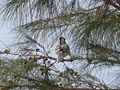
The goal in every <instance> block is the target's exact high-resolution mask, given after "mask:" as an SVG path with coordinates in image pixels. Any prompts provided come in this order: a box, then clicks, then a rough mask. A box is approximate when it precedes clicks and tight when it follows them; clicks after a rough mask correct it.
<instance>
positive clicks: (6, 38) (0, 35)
mask: <svg viewBox="0 0 120 90" xmlns="http://www.w3.org/2000/svg"><path fill="white" fill-rule="evenodd" d="M5 1H8V0H0V8H1V6H2V5H3V4H4V2H5ZM0 21H2V18H1V17H0ZM10 30H11V28H10V25H9V24H8V23H4V24H2V22H0V50H1V49H3V48H5V47H4V43H6V44H8V43H10V42H11V39H12V38H11V37H12V34H10V33H9V32H10ZM3 42H4V43H3Z"/></svg>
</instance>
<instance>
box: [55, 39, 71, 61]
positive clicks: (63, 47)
mask: <svg viewBox="0 0 120 90" xmlns="http://www.w3.org/2000/svg"><path fill="white" fill-rule="evenodd" d="M59 43H60V45H58V46H57V47H56V49H55V51H56V54H57V55H58V57H57V61H58V62H61V61H63V58H64V57H66V56H68V55H69V56H70V57H71V54H70V48H69V46H68V45H67V43H66V42H65V38H64V37H60V38H59Z"/></svg>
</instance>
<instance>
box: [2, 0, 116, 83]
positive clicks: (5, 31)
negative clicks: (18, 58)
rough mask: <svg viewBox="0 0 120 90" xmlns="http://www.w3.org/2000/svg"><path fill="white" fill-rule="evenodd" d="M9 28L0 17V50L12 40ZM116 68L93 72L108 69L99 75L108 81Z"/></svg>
mask: <svg viewBox="0 0 120 90" xmlns="http://www.w3.org/2000/svg"><path fill="white" fill-rule="evenodd" d="M6 1H9V0H0V8H1V7H2V5H3V4H4V3H5V2H6ZM11 29H12V26H11V24H10V23H3V24H2V18H1V17H0V51H1V50H3V49H5V48H6V46H5V44H6V45H9V44H10V43H12V42H13V36H14V35H13V34H12V33H11V32H10V31H11ZM117 69H118V68H117V67H114V68H111V70H103V71H100V72H97V71H96V72H94V74H97V75H98V76H99V75H100V73H101V72H106V71H109V72H106V73H107V74H106V73H104V74H103V75H101V76H99V77H100V78H101V79H102V80H103V79H107V80H105V81H106V82H107V83H108V81H110V78H112V75H111V73H112V72H113V71H115V70H117ZM109 83H110V82H109Z"/></svg>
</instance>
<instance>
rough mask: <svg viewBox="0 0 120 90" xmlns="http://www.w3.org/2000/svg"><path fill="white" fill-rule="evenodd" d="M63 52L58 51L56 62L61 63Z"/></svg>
mask: <svg viewBox="0 0 120 90" xmlns="http://www.w3.org/2000/svg"><path fill="white" fill-rule="evenodd" d="M63 58H64V57H63V52H62V51H60V52H59V53H58V58H57V62H61V61H63Z"/></svg>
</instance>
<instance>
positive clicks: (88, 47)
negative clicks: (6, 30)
mask: <svg viewBox="0 0 120 90" xmlns="http://www.w3.org/2000/svg"><path fill="white" fill-rule="evenodd" d="M87 1H88V2H89V3H88V6H87V4H85V3H86V2H87ZM83 4H85V6H86V8H83V6H82V2H81V0H71V1H70V2H68V1H67V0H11V1H9V2H7V3H6V4H5V5H4V7H3V8H2V9H1V15H2V17H3V21H7V22H8V21H9V22H10V23H11V22H12V23H13V24H14V29H13V30H12V31H13V32H14V33H15V34H16V37H17V40H18V42H17V44H15V46H16V47H17V49H18V53H19V54H14V53H11V52H8V53H6V52H1V51H0V54H12V55H17V56H20V57H21V58H20V59H19V58H18V59H14V60H7V59H6V60H5V58H4V59H1V60H0V64H1V65H0V72H1V75H0V77H1V78H2V79H0V82H2V84H1V86H0V88H1V87H2V88H5V89H6V88H7V89H10V88H11V89H14V88H30V89H31V88H32V89H42V90H47V89H48V90H49V89H51V90H54V89H55V90H56V89H62V90H64V89H65V88H71V87H75V88H99V89H109V87H113V86H112V85H110V86H108V84H106V83H105V82H104V81H101V80H99V78H97V77H96V76H94V75H92V73H93V72H94V71H96V70H97V67H98V68H103V69H106V68H107V67H114V66H117V65H119V64H120V39H119V38H120V15H119V14H120V12H119V11H120V2H119V0H90V1H89V0H84V2H83ZM60 36H63V37H65V38H66V41H67V42H68V43H69V46H70V49H71V53H72V58H71V59H72V60H73V62H71V64H72V65H75V66H74V67H69V63H68V64H67V63H65V62H63V63H62V66H60V65H59V63H58V64H57V63H56V62H53V61H54V60H56V59H55V58H54V54H53V55H52V51H53V49H54V47H55V45H56V43H57V40H58V37H60ZM65 61H67V60H65ZM77 61H78V62H77ZM86 61H88V62H86ZM76 62H77V63H76ZM57 66H59V67H64V69H63V70H59V68H57ZM78 66H80V67H78ZM118 67H119V66H118ZM76 68H77V69H76ZM99 71H101V69H99ZM86 72H87V73H86ZM118 76H119V75H118ZM118 78H119V77H118ZM115 83H116V82H115ZM116 87H119V85H117V86H116Z"/></svg>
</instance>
